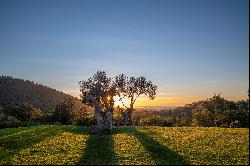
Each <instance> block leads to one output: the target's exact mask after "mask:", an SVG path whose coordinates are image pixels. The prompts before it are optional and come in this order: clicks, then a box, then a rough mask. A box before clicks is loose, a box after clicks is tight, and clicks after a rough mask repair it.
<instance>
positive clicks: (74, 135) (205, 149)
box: [0, 125, 249, 165]
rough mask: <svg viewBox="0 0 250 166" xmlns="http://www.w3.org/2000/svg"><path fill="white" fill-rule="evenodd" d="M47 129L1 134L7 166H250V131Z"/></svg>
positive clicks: (1, 158) (0, 154)
mask: <svg viewBox="0 0 250 166" xmlns="http://www.w3.org/2000/svg"><path fill="white" fill-rule="evenodd" d="M88 131H89V129H88V128H87V127H79V126H59V125H47V126H46V125H43V126H33V127H21V128H11V129H1V130H0V165H3V164H32V165H34V164H147V165H148V164H164V165H166V164H178V165H180V164H210V165H214V164H220V165H221V164H222V165H225V164H226V165H228V164H232V165H235V164H236V165H239V164H243V165H248V164H249V159H248V158H249V148H248V146H249V129H239V128H235V129H230V128H188V127H183V128H181V127H180V128H178V127H141V128H132V127H124V128H119V129H114V130H113V132H112V134H110V135H92V134H89V132H88Z"/></svg>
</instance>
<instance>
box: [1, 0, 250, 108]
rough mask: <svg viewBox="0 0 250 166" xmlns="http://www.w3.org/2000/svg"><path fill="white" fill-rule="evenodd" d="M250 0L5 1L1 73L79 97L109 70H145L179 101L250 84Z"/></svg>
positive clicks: (165, 97)
mask: <svg viewBox="0 0 250 166" xmlns="http://www.w3.org/2000/svg"><path fill="white" fill-rule="evenodd" d="M248 15H249V1H248V0H30V1H28V0H0V75H9V76H13V77H17V78H22V79H25V80H33V81H35V82H38V83H41V84H43V85H46V86H49V87H51V88H54V89H58V90H61V91H63V92H65V93H68V94H71V95H73V96H76V97H79V94H80V91H79V84H78V82H79V81H81V80H85V79H87V78H88V77H90V76H92V75H93V74H94V73H96V71H97V70H104V71H106V72H107V74H108V75H110V76H115V75H117V74H120V73H124V74H126V75H128V76H136V77H137V76H140V75H142V76H145V77H146V78H147V79H149V80H151V81H152V82H153V83H154V84H156V85H157V86H158V90H157V96H156V99H155V100H154V101H150V100H148V99H147V98H141V99H140V100H139V101H138V102H137V104H136V105H137V106H145V105H147V106H177V105H184V104H187V103H191V102H193V101H198V100H204V99H206V98H208V97H211V96H212V95H213V93H222V95H221V96H222V97H225V98H226V99H229V100H241V99H245V98H246V97H247V91H248V89H249V85H248V84H249V46H248V45H249V16H248Z"/></svg>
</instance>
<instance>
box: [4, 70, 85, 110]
mask: <svg viewBox="0 0 250 166" xmlns="http://www.w3.org/2000/svg"><path fill="white" fill-rule="evenodd" d="M65 98H71V99H73V101H74V103H75V104H76V105H78V106H79V107H85V105H84V104H82V103H81V101H80V99H78V98H76V97H73V96H71V95H69V94H65V93H63V92H62V91H58V90H56V89H52V88H50V87H47V86H44V85H41V84H38V83H34V81H30V80H23V79H19V78H13V77H11V76H3V75H2V76H0V105H1V106H2V107H4V108H8V107H9V106H11V105H12V104H14V103H29V104H31V105H32V106H33V107H35V108H40V109H41V110H42V111H51V110H53V109H55V107H56V105H57V104H59V103H61V102H63V101H64V99H65Z"/></svg>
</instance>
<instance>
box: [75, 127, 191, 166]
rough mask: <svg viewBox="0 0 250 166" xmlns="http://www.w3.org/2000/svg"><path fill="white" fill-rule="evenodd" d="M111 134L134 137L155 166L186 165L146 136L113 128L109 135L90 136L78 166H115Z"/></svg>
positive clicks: (174, 153) (133, 131)
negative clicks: (148, 154)
mask: <svg viewBox="0 0 250 166" xmlns="http://www.w3.org/2000/svg"><path fill="white" fill-rule="evenodd" d="M113 134H127V135H131V136H134V137H136V138H137V139H138V141H139V142H140V143H141V144H142V145H143V147H144V148H145V149H146V150H147V151H148V152H149V153H150V155H151V157H152V158H153V159H154V161H155V162H156V164H157V165H187V164H188V162H187V161H186V160H185V159H184V158H183V157H182V156H180V155H179V154H178V153H177V152H175V151H173V150H170V149H168V148H167V147H165V146H163V145H161V144H160V143H159V142H158V141H156V140H154V139H153V138H151V137H150V136H148V135H147V134H145V133H143V132H141V131H138V130H137V129H135V128H132V127H124V128H115V129H113V131H112V133H111V134H109V135H98V134H96V135H93V134H91V135H90V136H89V138H88V140H87V141H86V148H85V151H84V154H83V156H82V157H81V159H80V161H79V162H78V163H77V164H79V165H117V164H119V161H118V159H117V157H116V154H115V152H114V144H113V138H112V135H113Z"/></svg>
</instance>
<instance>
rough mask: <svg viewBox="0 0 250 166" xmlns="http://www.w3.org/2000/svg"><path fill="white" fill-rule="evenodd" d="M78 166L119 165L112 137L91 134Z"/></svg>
mask: <svg viewBox="0 0 250 166" xmlns="http://www.w3.org/2000/svg"><path fill="white" fill-rule="evenodd" d="M77 164H78V165H117V164H119V163H118V161H117V159H116V155H115V152H114V144H113V139H112V135H111V134H109V135H98V134H96V135H94V134H90V135H89V138H88V140H87V141H86V148H85V150H84V154H83V156H82V157H81V159H80V161H79V162H78V163H77Z"/></svg>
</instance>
